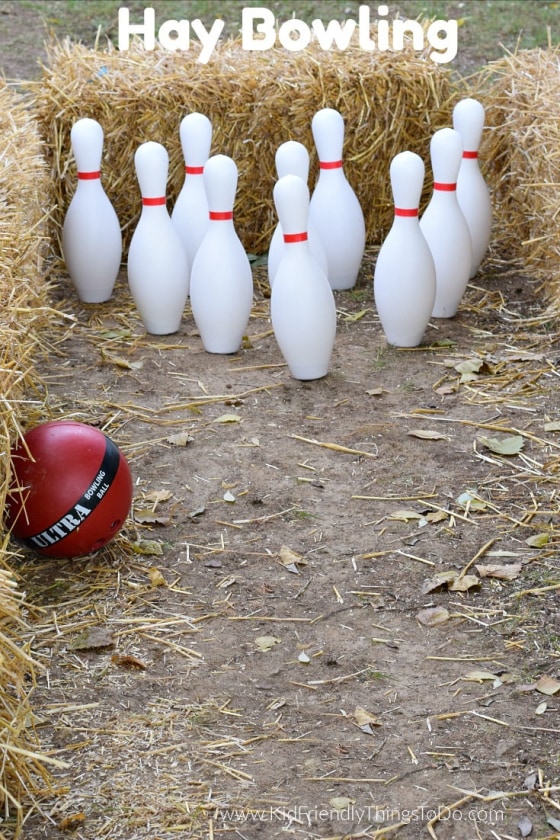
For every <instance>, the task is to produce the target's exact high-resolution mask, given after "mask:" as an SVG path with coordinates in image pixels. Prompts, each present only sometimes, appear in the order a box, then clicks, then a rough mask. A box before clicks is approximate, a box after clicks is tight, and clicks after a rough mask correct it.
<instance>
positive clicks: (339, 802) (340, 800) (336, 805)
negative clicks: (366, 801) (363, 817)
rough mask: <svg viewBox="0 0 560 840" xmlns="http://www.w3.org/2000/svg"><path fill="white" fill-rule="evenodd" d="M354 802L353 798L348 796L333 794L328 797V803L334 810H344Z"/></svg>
mask: <svg viewBox="0 0 560 840" xmlns="http://www.w3.org/2000/svg"><path fill="white" fill-rule="evenodd" d="M355 802H356V800H355V799H350V798H349V797H348V796H333V798H332V799H329V805H330V806H331V807H332V808H333V809H334V810H335V811H344V810H346V808H350V806H351V805H354V804H355Z"/></svg>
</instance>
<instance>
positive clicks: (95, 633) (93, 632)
mask: <svg viewBox="0 0 560 840" xmlns="http://www.w3.org/2000/svg"><path fill="white" fill-rule="evenodd" d="M112 646H113V631H112V630H110V629H109V628H108V627H106V626H103V627H88V629H87V630H84V632H83V633H80V635H79V636H77V637H76V638H75V639H74V640H73V641H72V642H70V644H69V645H68V648H69V650H98V649H102V648H108V647H112Z"/></svg>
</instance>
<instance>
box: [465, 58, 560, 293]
mask: <svg viewBox="0 0 560 840" xmlns="http://www.w3.org/2000/svg"><path fill="white" fill-rule="evenodd" d="M559 86H560V46H556V47H550V48H548V49H533V50H520V51H519V52H517V53H515V54H513V55H507V56H505V57H504V58H502V59H500V60H499V61H494V62H492V63H491V64H489V65H488V66H487V67H486V68H485V69H484V71H482V73H481V74H480V76H479V78H478V79H477V80H476V82H475V94H474V95H477V93H476V91H478V94H479V98H480V99H481V101H482V102H483V103H484V106H485V108H486V124H487V126H488V129H489V130H488V131H485V132H484V141H483V144H482V146H481V157H482V158H483V160H484V161H485V163H486V165H487V167H488V181H489V184H490V186H491V190H492V194H493V202H494V247H496V248H497V249H498V250H499V251H500V252H503V253H510V254H512V255H513V256H514V257H515V258H517V259H520V260H522V261H523V262H524V263H525V265H526V266H527V267H528V268H529V269H530V270H531V272H532V273H534V274H535V276H541V277H542V278H543V290H544V294H545V297H546V298H547V299H548V301H549V303H550V305H551V306H552V307H553V308H560V294H559V292H560V289H559V285H560V270H559V268H558V266H559V265H560V224H559V223H560V97H559V95H558V90H559Z"/></svg>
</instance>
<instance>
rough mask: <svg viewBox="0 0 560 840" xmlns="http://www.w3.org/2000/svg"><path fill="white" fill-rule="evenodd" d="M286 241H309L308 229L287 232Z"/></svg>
mask: <svg viewBox="0 0 560 840" xmlns="http://www.w3.org/2000/svg"><path fill="white" fill-rule="evenodd" d="M284 242H307V231H304V232H303V233H285V234H284Z"/></svg>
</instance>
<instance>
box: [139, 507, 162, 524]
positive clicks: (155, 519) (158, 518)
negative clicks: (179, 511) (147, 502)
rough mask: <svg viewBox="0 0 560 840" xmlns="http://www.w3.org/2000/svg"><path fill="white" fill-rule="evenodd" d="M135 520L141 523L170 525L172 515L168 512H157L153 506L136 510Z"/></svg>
mask: <svg viewBox="0 0 560 840" xmlns="http://www.w3.org/2000/svg"><path fill="white" fill-rule="evenodd" d="M134 521H135V522H138V523H139V524H140V525H170V524H171V517H170V516H169V515H168V514H164V513H156V511H155V510H152V509H151V508H144V509H142V510H135V511H134Z"/></svg>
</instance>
